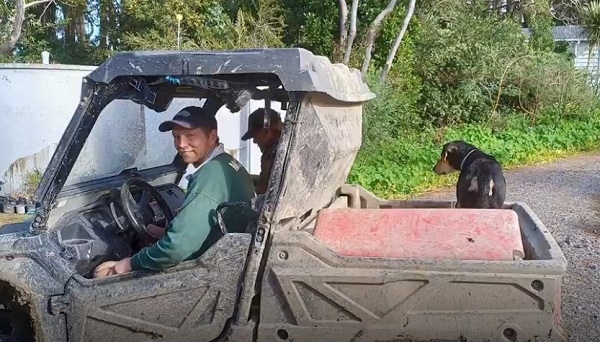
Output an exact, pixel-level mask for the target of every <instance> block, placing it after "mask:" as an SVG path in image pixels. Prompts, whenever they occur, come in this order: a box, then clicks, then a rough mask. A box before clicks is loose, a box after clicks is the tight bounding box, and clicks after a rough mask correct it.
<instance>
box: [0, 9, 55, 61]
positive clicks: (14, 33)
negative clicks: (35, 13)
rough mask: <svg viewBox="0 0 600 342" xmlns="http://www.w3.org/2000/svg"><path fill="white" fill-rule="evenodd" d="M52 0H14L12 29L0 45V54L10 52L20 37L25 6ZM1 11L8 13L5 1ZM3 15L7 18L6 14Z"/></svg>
mask: <svg viewBox="0 0 600 342" xmlns="http://www.w3.org/2000/svg"><path fill="white" fill-rule="evenodd" d="M52 1H53V0H37V1H32V2H30V3H25V0H16V6H15V15H14V16H13V20H12V22H13V24H12V29H11V32H10V35H9V36H8V38H7V39H6V41H5V42H3V43H2V44H1V45H0V55H8V54H10V53H11V52H12V51H13V49H14V48H15V45H17V42H18V41H19V38H21V32H22V30H23V21H24V20H25V10H27V8H29V7H32V6H36V5H41V4H44V3H48V2H52ZM1 11H2V12H4V13H3V14H8V12H9V10H8V6H7V4H6V3H4V6H3V7H2V9H1ZM3 17H5V18H7V17H8V16H3ZM2 24H4V23H2Z"/></svg>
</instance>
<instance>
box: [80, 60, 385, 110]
mask: <svg viewBox="0 0 600 342" xmlns="http://www.w3.org/2000/svg"><path fill="white" fill-rule="evenodd" d="M239 74H275V75H277V77H278V78H279V80H280V81H281V83H282V85H283V87H284V88H285V90H286V91H288V92H320V93H325V94H328V95H329V96H331V97H333V98H334V99H337V100H340V101H345V102H365V101H368V100H371V99H373V98H375V94H373V93H372V92H371V91H370V90H369V87H368V86H367V84H366V83H364V82H363V80H362V77H361V73H360V71H358V70H356V69H351V68H348V66H346V65H344V64H341V63H331V62H330V61H329V59H328V58H327V57H323V56H317V55H314V54H313V53H312V52H310V51H308V50H306V49H302V48H265V49H249V50H229V51H135V52H119V53H116V54H114V55H113V56H112V57H110V58H109V59H107V60H106V61H105V62H104V63H102V64H101V65H100V66H99V67H98V68H97V69H96V70H94V71H92V72H91V73H90V74H89V75H88V76H87V78H89V79H92V80H93V81H95V82H99V83H110V82H111V81H112V80H113V79H115V78H116V77H120V76H132V77H136V76H193V75H205V76H207V75H239Z"/></svg>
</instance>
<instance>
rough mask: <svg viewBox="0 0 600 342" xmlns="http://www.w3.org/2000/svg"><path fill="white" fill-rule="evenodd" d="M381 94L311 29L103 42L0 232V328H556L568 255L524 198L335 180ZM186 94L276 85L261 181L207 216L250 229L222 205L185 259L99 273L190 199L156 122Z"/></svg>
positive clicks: (257, 336) (58, 340) (31, 333)
mask: <svg viewBox="0 0 600 342" xmlns="http://www.w3.org/2000/svg"><path fill="white" fill-rule="evenodd" d="M374 97H375V95H374V94H373V93H372V92H371V91H370V90H369V88H368V86H367V85H366V84H365V83H364V82H363V81H362V78H361V75H360V73H359V72H358V71H357V70H354V69H350V68H348V67H347V66H345V65H342V64H335V63H331V62H330V61H329V60H328V59H327V58H325V57H321V56H316V55H313V54H312V53H311V52H309V51H307V50H304V49H296V48H289V49H287V48H286V49H257V50H238V51H211V52H181V51H165V52H123V53H117V54H115V55H114V56H112V57H110V58H109V59H108V60H106V61H105V62H104V63H103V64H102V65H100V66H99V67H98V68H97V69H96V70H94V71H93V72H91V73H90V74H89V75H88V76H86V77H84V78H83V80H82V87H81V101H80V103H79V104H78V106H77V109H76V111H75V113H74V115H73V117H72V119H71V121H70V123H69V124H68V126H67V128H66V130H65V132H64V134H63V136H62V138H61V140H60V142H59V144H58V147H57V149H56V152H55V153H54V155H53V157H52V159H51V161H50V163H49V165H48V167H47V169H46V170H45V173H44V175H43V179H42V181H41V183H40V185H39V187H38V189H37V194H36V196H37V204H36V212H35V216H34V218H33V220H32V221H31V222H28V223H23V225H24V226H21V228H19V227H16V228H15V227H7V228H6V230H5V231H4V234H2V235H0V288H1V289H0V294H1V298H0V302H1V304H2V308H3V311H2V317H1V321H0V330H1V331H2V334H3V335H2V337H1V339H2V341H5V340H14V341H34V340H35V341H38V342H67V341H69V342H73V341H77V342H92V341H102V342H104V341H111V342H121V341H123V342H136V341H181V342H183V341H261V342H263V341H264V342H266V341H294V342H317V341H335V342H337V341H344V342H361V341H364V342H366V341H494V342H495V341H550V340H553V341H562V340H564V333H563V331H562V329H561V279H562V277H563V275H564V273H565V269H566V260H565V258H564V256H563V253H562V251H561V250H560V248H559V247H558V245H557V244H556V242H555V240H554V239H553V238H552V236H551V234H550V233H549V232H548V230H547V229H546V227H545V226H544V224H543V223H542V222H540V220H539V219H538V218H537V217H536V215H535V213H533V212H532V210H531V209H530V208H529V207H528V206H527V205H526V204H524V203H510V204H508V205H506V207H505V208H504V209H499V210H469V209H456V208H454V205H453V202H443V201H442V202H419V201H392V200H389V201H388V200H382V199H379V198H377V197H375V196H374V195H372V194H371V193H370V192H368V191H366V190H365V189H363V188H361V187H360V186H356V185H349V184H345V182H346V179H347V176H348V173H349V171H350V168H351V167H352V164H353V162H354V159H355V157H356V154H357V152H358V150H359V148H360V146H361V132H362V119H363V106H364V105H365V103H366V102H368V101H370V100H372V99H373V98H374ZM181 99H185V101H196V102H198V103H200V100H202V101H203V102H202V105H203V107H204V108H205V109H206V110H209V111H211V113H216V112H217V110H218V109H219V108H222V107H223V106H226V107H227V108H228V109H229V110H231V111H232V112H237V111H239V110H240V108H243V107H244V105H246V104H247V103H248V101H249V100H250V99H265V101H266V105H267V106H269V104H270V103H271V101H277V102H280V103H282V105H283V108H285V109H286V110H287V112H286V116H285V122H284V129H283V135H282V138H281V141H280V144H279V145H278V149H277V152H276V158H275V164H274V166H273V172H272V175H271V178H270V180H269V189H268V191H267V193H266V194H263V195H260V196H257V197H256V198H255V199H253V200H252V201H251V202H250V203H223V204H221V205H220V207H219V209H218V214H219V218H221V217H222V213H223V212H225V211H227V210H246V211H247V212H248V213H249V214H250V215H248V226H247V229H246V231H245V232H237V233H234V232H230V231H228V228H227V226H226V225H225V224H224V220H222V219H221V220H219V222H220V224H221V230H222V232H223V236H222V237H221V238H220V240H218V241H217V242H216V243H215V244H214V245H213V246H212V247H211V248H210V249H209V250H208V251H207V252H206V253H205V254H203V255H202V256H200V257H199V258H198V259H197V260H191V261H186V262H183V263H181V264H179V265H178V266H176V267H173V268H170V269H168V270H166V271H163V272H131V273H126V274H122V275H116V276H110V277H106V278H98V279H94V278H93V277H92V273H93V270H94V268H95V267H96V266H97V265H99V264H100V263H102V262H104V261H106V260H119V259H121V258H124V257H127V256H130V255H132V254H133V253H135V252H136V248H138V244H137V243H136V241H135V240H136V236H138V234H137V233H138V232H140V230H141V229H143V227H144V226H145V225H147V224H149V223H156V224H159V225H160V224H164V222H165V220H170V219H172V218H173V216H174V215H176V212H177V209H178V208H179V207H180V206H181V205H182V203H183V200H184V197H185V194H184V191H183V190H182V189H181V188H179V187H178V186H177V184H178V182H179V180H180V178H181V177H182V175H183V173H184V171H185V169H186V165H185V164H184V163H182V161H181V159H180V158H179V157H178V156H177V154H176V152H175V150H174V147H173V142H172V137H171V136H170V134H169V133H159V131H158V123H160V122H161V121H163V120H166V119H170V118H171V117H172V115H173V113H174V112H176V111H177V110H178V109H180V108H181V107H182V106H179V105H176V104H175V103H176V102H177V101H179V100H181ZM116 103H119V104H120V105H119V106H116V105H115V104H116ZM128 104H129V105H128ZM141 105H143V107H142V106H141ZM140 108H147V109H148V110H147V111H140ZM226 129H227V127H220V130H221V131H223V130H226ZM433 162H434V161H432V163H433ZM432 165H433V164H432ZM9 228H10V229H9Z"/></svg>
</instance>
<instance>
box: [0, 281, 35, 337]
mask: <svg viewBox="0 0 600 342" xmlns="http://www.w3.org/2000/svg"><path fill="white" fill-rule="evenodd" d="M33 323H34V322H33V320H32V317H31V301H30V300H29V296H28V295H27V294H26V293H24V292H22V291H19V289H17V287H15V286H14V285H13V284H11V283H10V282H8V281H5V280H0V341H14V342H35V328H34V324H33Z"/></svg>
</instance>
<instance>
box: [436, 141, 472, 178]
mask: <svg viewBox="0 0 600 342" xmlns="http://www.w3.org/2000/svg"><path fill="white" fill-rule="evenodd" d="M469 147H471V148H469ZM472 148H473V146H472V145H470V144H468V143H466V142H464V141H462V140H454V141H451V142H448V143H446V144H445V145H444V147H443V148H442V153H441V154H440V159H439V160H438V161H437V163H436V164H435V166H434V167H433V171H434V172H435V173H437V174H438V175H445V174H449V173H452V172H454V171H459V170H460V164H461V162H462V160H463V158H464V156H465V153H466V152H467V150H471V149H472Z"/></svg>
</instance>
